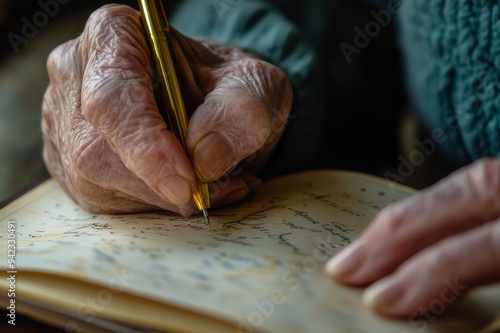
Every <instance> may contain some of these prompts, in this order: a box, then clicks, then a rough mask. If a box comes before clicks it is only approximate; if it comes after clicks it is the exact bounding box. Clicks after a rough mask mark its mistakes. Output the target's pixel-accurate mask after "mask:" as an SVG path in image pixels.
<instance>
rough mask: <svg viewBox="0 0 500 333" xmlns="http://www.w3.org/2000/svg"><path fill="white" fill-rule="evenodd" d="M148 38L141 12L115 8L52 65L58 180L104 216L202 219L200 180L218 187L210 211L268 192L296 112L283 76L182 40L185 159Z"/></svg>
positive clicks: (47, 115)
mask: <svg viewBox="0 0 500 333" xmlns="http://www.w3.org/2000/svg"><path fill="white" fill-rule="evenodd" d="M144 36H145V35H144V32H143V29H142V25H141V18H140V13H139V12H137V11H135V10H133V9H132V8H130V7H126V6H119V5H108V6H104V7H102V8H101V9H99V10H97V11H96V12H94V13H93V14H92V15H91V17H90V18H89V20H88V22H87V24H86V27H85V29H84V31H83V33H82V34H81V36H80V37H78V38H77V39H75V40H71V41H69V42H67V43H65V44H63V45H61V46H59V47H58V48H56V49H55V50H54V51H53V52H52V53H51V55H50V56H49V59H48V62H47V68H48V72H49V77H50V85H49V87H48V88H47V91H46V93H45V96H44V102H43V120H42V128H43V134H44V143H45V145H44V159H45V162H46V165H47V167H48V169H49V171H50V172H51V174H52V175H53V176H54V177H55V178H56V179H57V180H58V181H59V182H60V183H61V184H62V186H63V188H64V189H65V191H66V192H67V193H68V194H69V195H70V196H72V197H73V198H74V199H75V200H76V201H77V202H79V203H80V204H81V205H82V206H84V207H85V208H87V209H88V210H90V211H95V212H108V213H122V212H137V211H143V210H151V209H157V208H161V209H166V210H170V211H174V212H177V213H181V214H183V215H189V214H192V213H194V212H195V211H196V209H195V206H194V203H193V201H192V199H191V197H192V191H193V189H194V188H195V186H196V185H195V184H196V180H195V173H196V174H198V176H200V177H201V178H202V179H203V180H205V181H207V182H214V181H215V183H214V184H211V195H212V198H211V199H212V202H215V203H216V204H217V203H219V204H225V203H230V202H232V201H235V200H239V199H242V198H243V197H244V196H245V195H246V194H247V193H248V191H249V190H251V189H252V184H255V183H258V179H257V178H256V177H255V172H256V171H257V170H259V168H261V167H262V165H263V164H264V163H265V161H266V159H267V158H268V157H269V155H270V153H271V152H272V150H273V148H274V147H275V145H276V143H277V141H278V139H279V137H280V135H281V133H282V132H283V129H284V126H285V121H286V118H287V116H288V113H289V112H290V109H291V102H292V91H291V86H290V83H289V81H288V79H287V78H286V76H285V74H284V73H283V72H282V71H281V70H279V69H278V68H276V67H274V66H272V65H270V64H268V63H266V62H264V61H261V60H259V59H256V58H255V57H253V56H251V55H249V54H248V53H245V52H243V51H241V50H238V49H235V48H230V47H225V46H222V45H218V44H216V43H214V42H210V41H204V40H193V39H190V38H187V37H185V36H183V35H181V34H180V33H179V32H177V31H175V30H174V29H172V39H171V48H172V52H173V58H174V62H175V65H176V67H177V70H178V73H179V74H180V75H178V76H179V79H180V80H181V82H180V85H181V90H182V92H183V98H184V100H185V104H186V109H187V111H188V115H189V117H190V121H189V127H188V132H187V154H186V152H185V150H184V149H183V147H182V146H181V144H180V143H179V142H178V140H177V139H176V138H175V137H174V135H173V134H172V133H171V132H170V131H169V129H168V126H167V125H166V123H165V121H164V120H163V118H162V116H161V115H160V112H159V110H158V108H157V105H156V102H155V98H154V94H153V87H154V86H155V85H157V81H155V79H154V76H153V75H152V69H151V68H152V64H151V60H150V59H151V56H150V53H149V51H148V45H147V42H146V40H145V37H144ZM240 162H241V163H240ZM193 170H194V171H193ZM230 170H232V172H231V173H230V175H231V176H230V177H228V176H227V173H228V171H230ZM224 175H226V176H225V177H224V179H223V181H222V180H219V181H217V180H218V179H220V177H222V176H224Z"/></svg>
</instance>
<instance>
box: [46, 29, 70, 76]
mask: <svg viewBox="0 0 500 333" xmlns="http://www.w3.org/2000/svg"><path fill="white" fill-rule="evenodd" d="M76 42H77V40H76V39H72V40H69V41H67V42H65V43H63V44H61V45H59V46H57V47H56V48H55V49H53V50H52V51H51V52H50V53H49V55H48V57H47V63H46V66H47V74H48V76H49V79H50V82H52V83H53V84H66V81H67V80H68V79H69V78H70V75H74V74H73V73H78V71H77V68H76V66H75V64H76V62H75V57H74V45H75V43H76Z"/></svg>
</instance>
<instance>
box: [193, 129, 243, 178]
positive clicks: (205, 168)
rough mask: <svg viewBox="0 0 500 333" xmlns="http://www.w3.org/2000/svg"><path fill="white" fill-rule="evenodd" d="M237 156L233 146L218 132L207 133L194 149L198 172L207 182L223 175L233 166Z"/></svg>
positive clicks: (195, 164)
mask: <svg viewBox="0 0 500 333" xmlns="http://www.w3.org/2000/svg"><path fill="white" fill-rule="evenodd" d="M235 158H236V157H235V152H234V151H233V146H232V145H231V143H230V142H229V141H228V140H227V139H226V138H225V137H224V135H222V134H221V133H218V132H211V133H209V134H208V135H206V136H205V137H204V138H203V139H201V140H200V141H199V142H198V143H197V144H196V146H195V147H194V150H193V164H194V166H195V168H196V172H197V173H198V175H199V176H200V177H201V178H202V179H203V180H204V181H206V182H210V181H214V180H216V179H218V178H220V177H222V175H224V173H226V172H227V171H228V170H229V169H230V168H231V167H232V164H233V163H234V160H235Z"/></svg>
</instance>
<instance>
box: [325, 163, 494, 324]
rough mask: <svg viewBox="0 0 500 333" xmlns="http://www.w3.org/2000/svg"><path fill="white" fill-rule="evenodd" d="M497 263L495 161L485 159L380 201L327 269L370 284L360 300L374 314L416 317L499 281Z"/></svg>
mask: <svg viewBox="0 0 500 333" xmlns="http://www.w3.org/2000/svg"><path fill="white" fill-rule="evenodd" d="M498 263H500V159H484V160H480V161H478V162H476V163H474V164H473V165H471V166H468V167H466V168H464V169H462V170H460V171H458V172H456V173H455V174H453V175H451V176H449V177H448V178H447V179H445V180H443V181H441V182H440V183H438V184H436V185H434V186H432V187H431V188H429V189H427V190H424V191H422V192H420V193H418V194H416V195H415V196H413V197H410V198H408V199H407V200H405V201H402V202H401V203H396V204H393V205H391V206H389V207H387V208H386V209H385V210H383V211H382V212H381V213H380V214H379V215H378V216H377V217H376V218H375V220H374V221H373V222H372V224H371V225H370V227H369V228H368V229H367V230H366V231H365V232H364V233H363V234H362V235H361V237H360V238H359V239H358V240H356V241H355V242H354V243H353V244H351V245H350V246H349V247H348V248H347V249H346V250H345V251H343V252H342V253H340V254H339V255H338V256H337V257H335V258H333V259H332V260H331V261H330V262H329V263H328V264H327V268H326V269H327V272H329V273H330V274H331V275H332V276H333V277H334V278H335V279H336V280H338V281H340V282H341V283H344V284H349V285H365V284H369V283H373V282H375V283H374V284H373V285H371V286H370V287H368V289H367V290H366V291H365V294H364V301H365V302H366V303H367V305H368V306H370V307H371V308H373V309H374V310H375V311H376V312H378V313H380V314H383V315H391V316H404V315H410V316H411V317H412V318H416V317H417V316H424V317H425V316H426V315H432V314H433V313H430V312H432V311H434V312H435V311H441V312H442V311H444V308H443V307H446V306H447V305H448V304H450V303H452V302H454V301H455V300H456V299H458V298H459V297H460V296H463V295H464V294H465V293H466V292H467V291H469V290H471V289H473V287H476V286H480V285H485V284H489V283H495V282H500V269H499V265H498ZM439 309H440V310H439Z"/></svg>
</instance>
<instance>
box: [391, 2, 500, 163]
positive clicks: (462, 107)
mask: <svg viewBox="0 0 500 333" xmlns="http://www.w3.org/2000/svg"><path fill="white" fill-rule="evenodd" d="M401 11H402V12H401V15H400V20H399V22H400V28H401V30H400V32H401V33H400V37H401V38H400V41H401V45H402V48H403V53H404V56H405V61H406V72H407V81H408V87H409V91H410V95H411V98H412V101H413V103H414V108H415V110H416V112H417V114H418V115H419V116H420V118H421V119H422V122H423V124H424V125H425V126H426V127H427V130H428V132H429V133H432V132H433V131H436V130H443V131H444V133H446V135H445V136H442V137H441V140H440V141H442V142H437V143H441V144H442V147H443V148H444V149H445V151H446V153H447V154H448V155H449V156H450V157H451V158H452V159H454V160H455V161H456V162H458V163H460V164H466V163H469V162H471V161H473V160H476V159H479V158H481V157H485V156H500V140H499V138H500V94H499V91H500V29H499V25H498V22H500V4H499V3H498V2H497V1H472V0H421V1H405V2H404V5H403V6H402V8H401Z"/></svg>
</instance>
